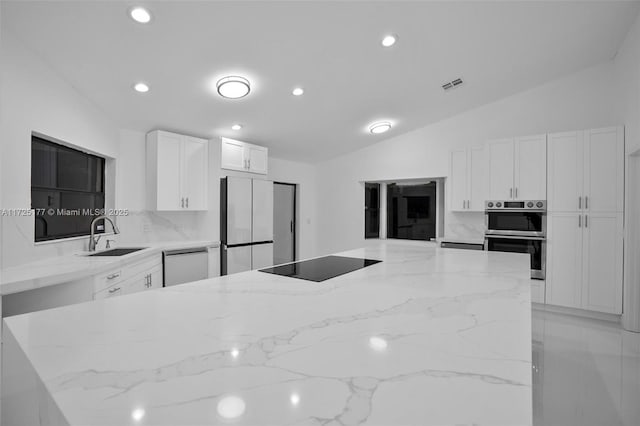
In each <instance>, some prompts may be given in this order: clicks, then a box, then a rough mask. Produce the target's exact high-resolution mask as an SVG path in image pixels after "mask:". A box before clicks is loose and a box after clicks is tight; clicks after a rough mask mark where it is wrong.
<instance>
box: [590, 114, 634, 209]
mask: <svg viewBox="0 0 640 426" xmlns="http://www.w3.org/2000/svg"><path fill="white" fill-rule="evenodd" d="M584 146H585V150H584V158H585V160H584V163H585V169H584V186H585V188H584V196H585V197H586V198H585V200H584V201H585V210H588V211H590V212H593V213H595V212H621V211H622V210H623V208H624V207H623V202H624V139H623V129H622V128H616V127H610V128H606V129H595V130H587V131H586V132H585V144H584Z"/></svg>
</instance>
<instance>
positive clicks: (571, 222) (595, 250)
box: [545, 212, 623, 314]
mask: <svg viewBox="0 0 640 426" xmlns="http://www.w3.org/2000/svg"><path fill="white" fill-rule="evenodd" d="M547 231H548V232H547V235H548V236H547V280H546V297H545V299H546V300H545V301H546V303H548V304H551V305H558V306H566V307H570V308H579V309H587V310H591V311H598V312H606V313H611V314H621V313H622V258H623V253H622V249H623V215H622V213H616V212H614V213H593V212H592V213H589V214H582V213H576V212H569V213H549V215H548V219H547Z"/></svg>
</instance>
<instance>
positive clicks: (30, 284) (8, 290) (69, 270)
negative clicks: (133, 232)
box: [0, 241, 220, 295]
mask: <svg viewBox="0 0 640 426" xmlns="http://www.w3.org/2000/svg"><path fill="white" fill-rule="evenodd" d="M219 244H220V243H219V242H217V241H168V242H154V243H140V244H136V243H127V244H122V245H115V246H114V247H112V248H126V247H145V249H144V250H140V251H137V252H133V253H130V254H127V255H124V256H104V257H100V256H87V255H88V254H90V253H89V252H78V253H73V254H69V255H64V256H57V257H51V258H48V259H44V260H40V261H37V262H31V263H26V264H23V265H20V266H14V267H10V268H4V269H2V270H0V294H2V295H5V294H12V293H18V292H21V291H26V290H32V289H36V288H41V287H47V286H51V285H56V284H61V283H64V282H68V281H73V280H78V279H82V278H85V277H88V276H91V275H95V274H100V273H102V272H106V271H108V270H109V269H112V268H117V267H120V266H124V265H127V264H130V263H131V262H135V261H137V260H140V259H143V258H145V257H147V256H151V255H154V254H159V253H162V251H163V250H171V249H181V248H190V247H211V246H219Z"/></svg>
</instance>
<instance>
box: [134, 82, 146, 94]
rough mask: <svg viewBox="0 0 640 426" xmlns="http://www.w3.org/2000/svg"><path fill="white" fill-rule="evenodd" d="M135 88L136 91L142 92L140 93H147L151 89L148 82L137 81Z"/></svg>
mask: <svg viewBox="0 0 640 426" xmlns="http://www.w3.org/2000/svg"><path fill="white" fill-rule="evenodd" d="M133 89H134V90H135V91H136V92H140V93H147V92H148V91H149V86H148V85H147V84H145V83H136V84H135V85H134V86H133Z"/></svg>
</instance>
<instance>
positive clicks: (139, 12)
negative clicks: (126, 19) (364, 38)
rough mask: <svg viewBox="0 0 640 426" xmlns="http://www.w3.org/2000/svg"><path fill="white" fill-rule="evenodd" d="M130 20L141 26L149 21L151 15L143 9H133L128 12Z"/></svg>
mask: <svg viewBox="0 0 640 426" xmlns="http://www.w3.org/2000/svg"><path fill="white" fill-rule="evenodd" d="M129 15H131V19H133V20H134V21H136V22H139V23H141V24H146V23H148V22H149V21H151V14H150V13H149V11H148V10H147V9H145V8H144V7H134V8H133V9H131V10H130V11H129Z"/></svg>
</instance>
